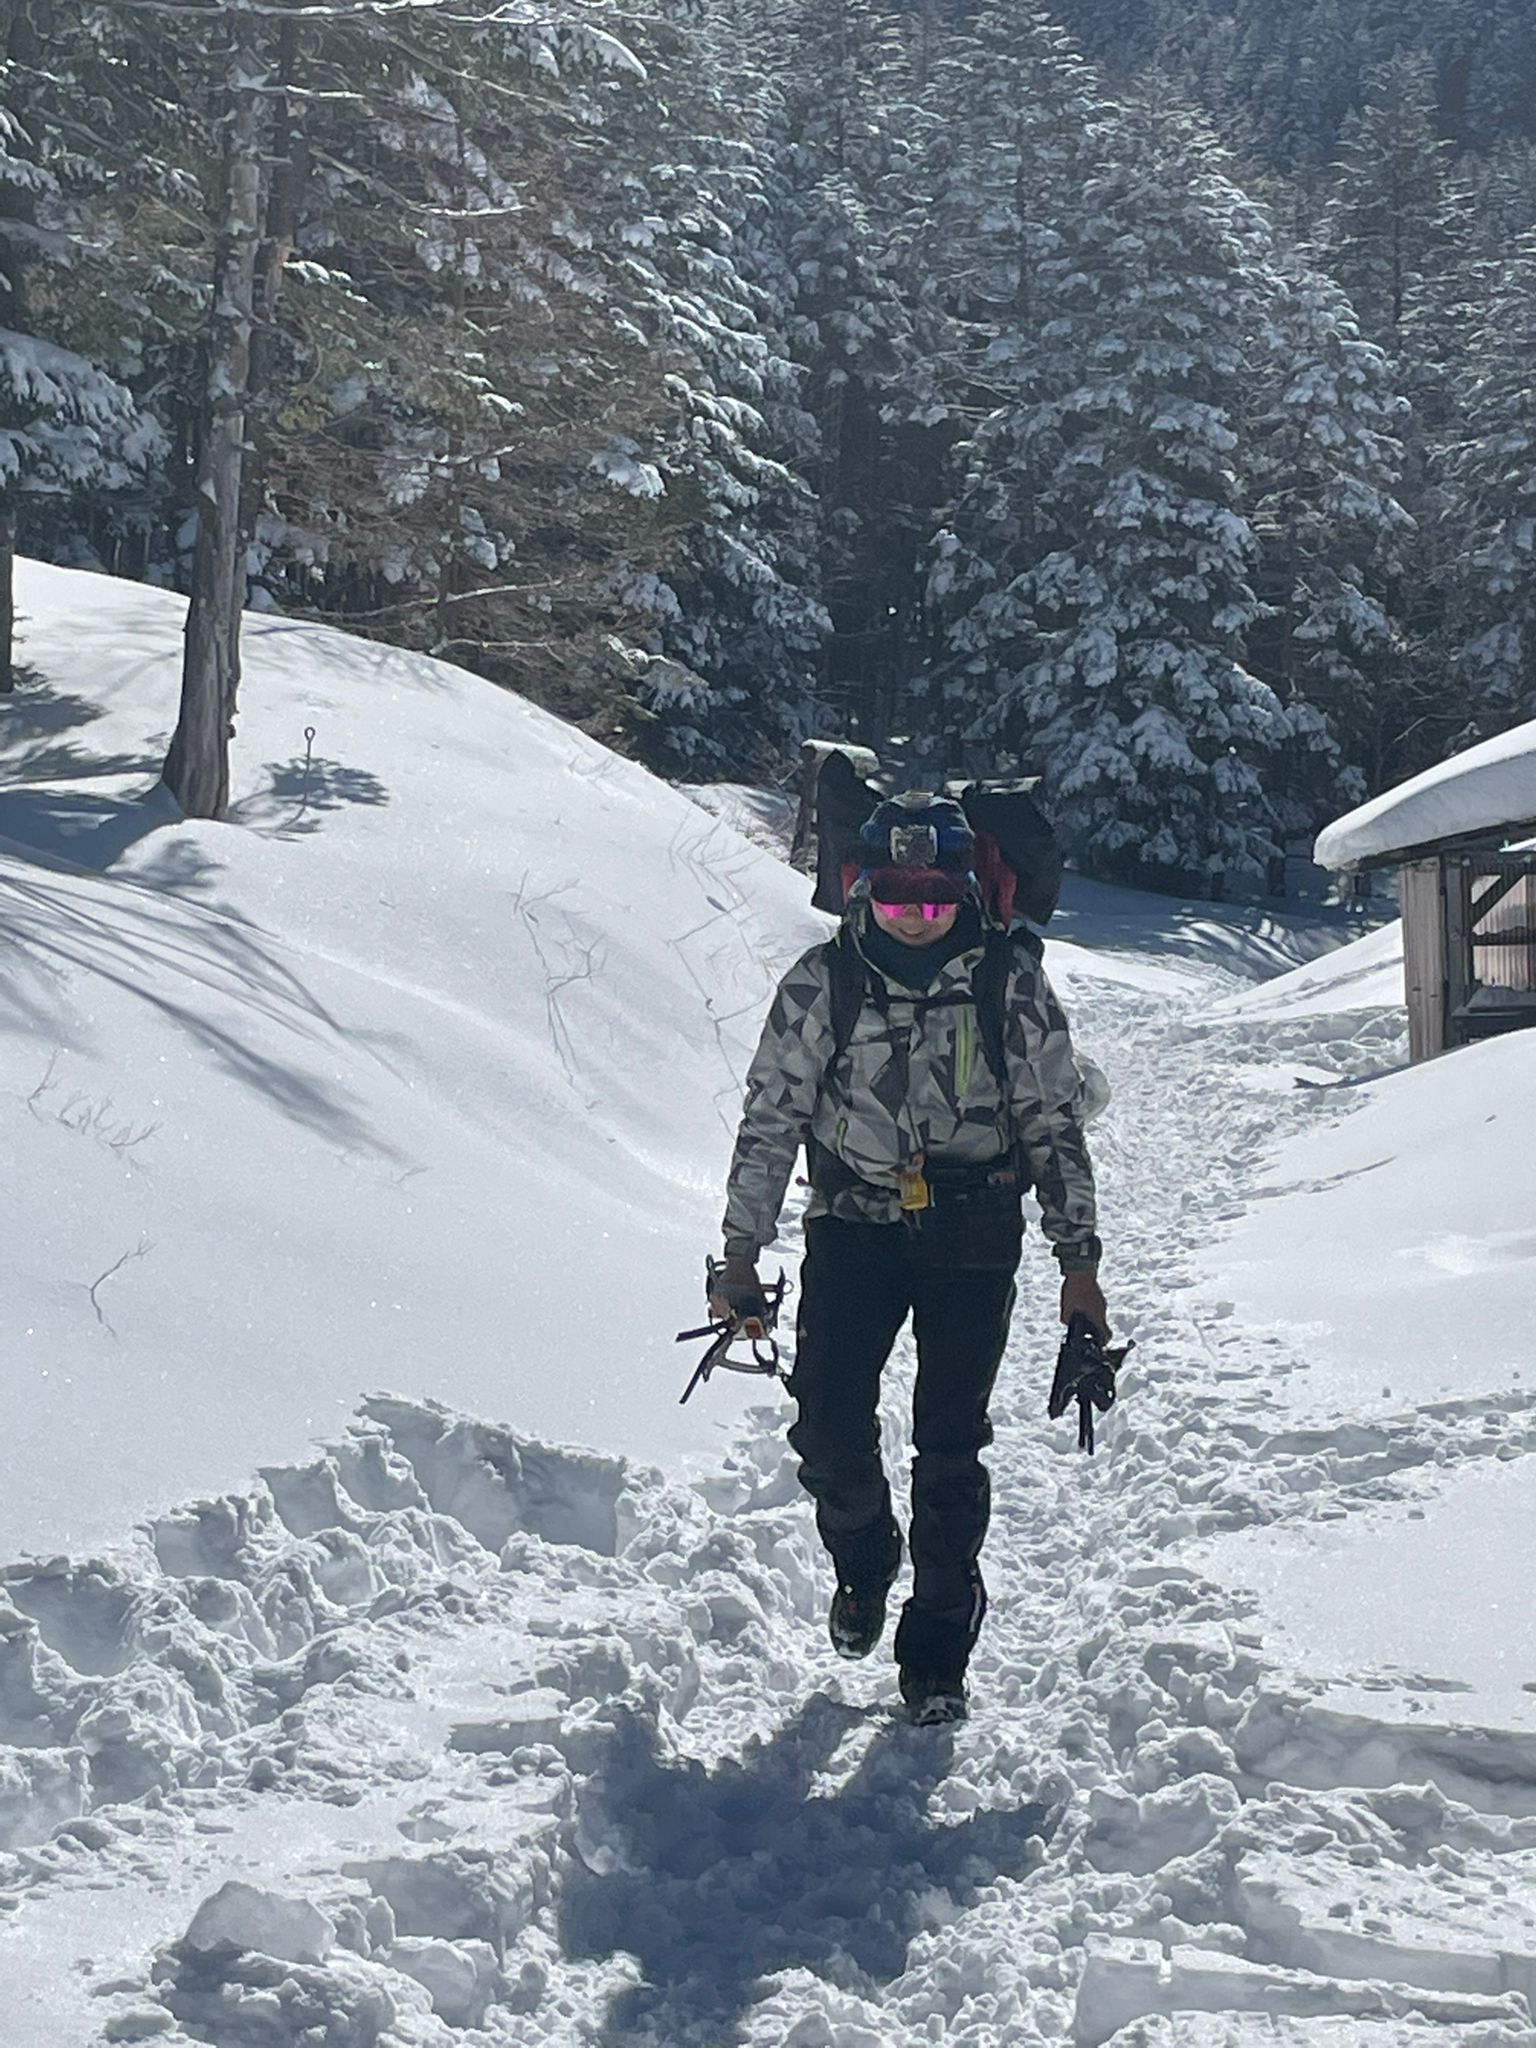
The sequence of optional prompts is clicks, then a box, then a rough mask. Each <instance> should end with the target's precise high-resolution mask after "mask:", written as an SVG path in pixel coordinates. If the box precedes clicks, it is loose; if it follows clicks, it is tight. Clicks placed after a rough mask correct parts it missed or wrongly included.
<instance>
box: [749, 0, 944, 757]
mask: <svg viewBox="0 0 1536 2048" xmlns="http://www.w3.org/2000/svg"><path fill="white" fill-rule="evenodd" d="M931 13H932V10H931V9H930V8H927V7H920V8H916V9H913V10H911V11H909V12H907V13H905V14H903V13H902V12H900V11H898V10H894V9H892V8H890V7H881V6H876V5H873V4H870V0H802V4H800V5H796V6H788V7H775V8H773V9H771V10H769V11H768V20H767V22H766V24H764V23H761V22H760V23H759V24H758V33H757V35H756V37H755V39H754V41H753V48H754V52H755V61H756V62H757V63H758V65H759V67H760V68H761V70H762V71H763V73H764V74H765V76H766V77H770V78H773V79H775V80H776V81H777V84H776V88H775V98H776V100H777V103H778V109H779V112H778V118H777V119H776V120H775V121H773V122H772V123H771V124H769V126H768V128H767V130H766V133H765V139H766V140H767V142H768V144H769V146H770V147H771V148H772V149H773V151H774V152H775V162H776V169H777V187H776V191H777V211H778V223H777V226H778V235H779V240H780V245H781V247H782V248H783V251H784V254H785V260H786V264H787V266H788V272H789V275H790V277H791V278H792V283H793V298H792V302H791V303H790V304H789V306H788V307H787V309H786V311H787V317H788V333H789V340H790V346H791V348H792V350H793V353H794V356H795V358H796V359H797V360H798V361H799V362H801V363H803V364H804V366H805V378H804V383H803V402H804V404H805V406H806V408H807V410H808V411H809V413H810V415H811V416H812V418H813V420H814V422H815V433H816V447H815V449H814V453H813V457H812V467H811V469H810V479H811V481H812V483H813V485H814V488H815V491H816V495H817V500H818V503H819V509H820V527H821V531H820V566H821V588H822V591H823V594H824V597H825V601H826V604H827V608H828V613H829V616H830V621H831V635H830V639H829V642H828V645H827V650H826V661H825V669H824V682H823V687H824V692H825V694H826V696H827V697H828V699H829V700H830V703H831V705H832V707H833V715H834V718H835V722H836V725H837V729H838V730H839V731H842V732H846V733H848V734H849V735H850V736H853V737H861V738H866V739H869V740H872V741H873V742H874V743H875V744H876V745H878V744H880V743H881V741H882V740H883V738H884V736H885V735H886V734H887V733H889V732H890V731H892V730H893V729H895V727H896V725H898V724H899V723H900V722H901V719H902V716H903V713H902V710H901V708H900V707H901V704H902V700H903V698H904V696H905V689H906V682H907V678H908V676H909V674H910V670H911V664H912V660H913V650H914V644H915V643H918V642H919V641H920V611H921V598H922V549H923V544H924V541H925V538H926V534H927V530H928V526H929V523H930V522H929V517H928V507H929V505H930V504H931V502H932V496H933V490H934V488H935V485H936V482H937V479H938V476H939V474H940V466H941V463H942V457H943V447H944V445H947V442H946V443H941V444H940V445H939V446H938V447H937V448H935V447H933V446H931V445H930V444H931V442H932V441H933V438H934V437H933V436H932V434H931V433H930V432H928V431H927V430H926V429H925V428H924V426H923V425H922V424H921V423H920V422H918V421H917V420H916V419H915V418H914V412H915V407H914V404H913V397H912V389H911V384H910V371H911V368H912V360H913V344H912V332H913V318H912V301H913V299H914V297H915V293H914V292H913V291H912V290H911V285H912V277H911V273H910V270H909V269H907V268H906V267H904V265H903V263H902V258H901V253H900V250H899V247H898V242H897V236H898V230H899V228H900V226H901V223H902V217H903V215H904V214H905V212H906V211H907V209H908V208H909V206H911V205H912V203H913V201H914V198H915V191H914V178H915V176H916V158H917V156H918V154H919V143H920V135H921V131H922V129H923V126H924V124H925V123H926V122H927V121H928V120H929V119H931V109H929V108H928V107H927V106H926V105H925V104H924V103H923V101H922V86H921V83H920V81H921V79H922V78H923V76H924V70H925V64H926V62H927V61H928V58H927V51H928V45H929V43H930V42H931V41H932V37H933V25H932V22H931V20H930V18H929V17H930V15H931Z"/></svg>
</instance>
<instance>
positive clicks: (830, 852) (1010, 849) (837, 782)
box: [811, 751, 1062, 1101]
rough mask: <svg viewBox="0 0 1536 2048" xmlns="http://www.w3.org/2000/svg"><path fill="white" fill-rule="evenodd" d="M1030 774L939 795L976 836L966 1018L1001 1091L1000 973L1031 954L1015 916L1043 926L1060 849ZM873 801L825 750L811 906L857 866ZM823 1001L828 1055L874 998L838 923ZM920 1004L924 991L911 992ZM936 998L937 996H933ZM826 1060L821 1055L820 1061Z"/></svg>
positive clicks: (836, 1051)
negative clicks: (978, 905)
mask: <svg viewBox="0 0 1536 2048" xmlns="http://www.w3.org/2000/svg"><path fill="white" fill-rule="evenodd" d="M1034 786H1035V785H1034V784H1033V782H969V783H950V784H948V785H946V788H945V790H944V794H945V795H946V796H952V797H954V798H955V800H956V801H957V802H958V803H959V804H960V806H961V808H962V809H963V810H964V812H965V815H966V819H967V821H968V822H969V824H970V827H971V830H972V831H973V832H974V833H975V835H976V852H975V863H974V864H975V873H976V880H977V883H978V885H979V886H980V890H981V899H982V912H983V915H984V918H985V920H986V926H987V932H986V943H985V947H984V949H983V953H982V957H981V959H980V961H979V962H978V963H977V967H976V972H975V974H974V976H973V977H972V981H971V998H972V1001H973V1002H974V1003H975V1006H976V1026H977V1030H978V1031H979V1033H980V1035H981V1043H982V1050H983V1052H984V1053H985V1055H986V1060H987V1065H988V1066H989V1067H990V1068H991V1070H992V1073H993V1075H994V1076H995V1077H996V1080H997V1083H998V1086H999V1088H1000V1089H1001V1090H1002V1091H1003V1097H1004V1100H1005V1101H1006V1099H1007V1088H1008V1080H1007V1067H1006V1062H1005V1059H1004V1053H1003V1038H1004V1031H1005V1026H1006V1009H1007V995H1008V980H1009V976H1010V974H1011V973H1012V971H1013V966H1014V962H1015V959H1016V957H1017V954H1016V949H1018V950H1022V951H1024V952H1027V953H1028V954H1030V956H1031V957H1032V958H1033V959H1035V960H1039V959H1040V957H1041V955H1042V953H1043V951H1044V948H1043V946H1042V944H1041V941H1040V938H1039V936H1038V934H1037V933H1035V932H1032V931H1030V930H1029V929H1028V928H1027V927H1026V926H1024V925H1022V924H1018V923H1016V922H1015V919H1018V918H1027V919H1029V921H1030V922H1031V923H1032V924H1046V923H1048V922H1049V920H1050V918H1051V915H1052V913H1053V912H1054V911H1055V908H1056V903H1057V899H1058V897H1059V896H1060V894H1061V873H1062V862H1061V848H1060V846H1059V845H1058V843H1057V839H1056V834H1055V832H1054V830H1053V829H1052V827H1051V822H1050V820H1049V819H1048V818H1047V817H1046V815H1045V813H1044V812H1043V811H1042V810H1041V809H1040V807H1039V805H1038V804H1037V803H1036V802H1035V800H1034V796H1033V794H1032V792H1033V789H1034ZM880 801H881V792H880V791H879V790H877V789H876V788H874V787H873V785H872V784H870V783H869V782H866V781H865V780H864V779H863V778H862V777H861V776H860V774H859V773H858V770H857V768H856V767H855V765H854V762H853V761H852V760H851V759H850V758H849V756H848V755H847V754H844V753H840V752H835V751H834V752H829V753H828V754H827V755H826V756H825V758H824V759H823V760H822V761H821V763H820V767H819V771H818V773H817V776H816V786H815V805H816V890H815V894H814V896H813V897H812V899H811V900H812V902H813V903H814V904H815V905H816V908H817V909H818V910H827V911H831V912H832V913H833V914H834V915H838V916H840V915H841V914H842V912H843V910H844V909H845V908H846V907H847V902H848V892H849V890H850V889H851V888H852V886H853V884H854V881H855V880H856V879H857V876H858V874H859V871H860V869H861V868H862V867H863V865H864V862H865V858H866V857H867V852H868V849H867V848H864V847H861V845H860V842H859V827H860V826H861V825H863V824H864V822H865V820H866V819H867V818H868V817H869V816H870V814H871V813H872V812H873V811H874V810H875V808H876V806H877V805H878V804H879V803H880ZM828 957H829V968H830V984H831V1003H832V1059H833V1060H836V1059H838V1058H839V1057H840V1056H841V1055H842V1053H843V1052H845V1051H846V1050H847V1046H848V1042H849V1040H850V1038H851V1037H852V1036H853V1027H854V1025H855V1023H856V1022H857V1020H858V1015H859V1011H860V1009H861V1008H862V1007H863V1004H864V1002H865V1000H866V998H867V997H873V999H874V1000H875V1001H876V1002H879V1001H880V1000H881V996H882V984H881V983H880V982H879V980H878V977H874V976H870V975H868V974H867V973H866V971H865V963H864V958H863V955H862V954H861V953H860V952H859V950H858V947H857V946H856V945H855V944H854V941H853V935H852V933H851V932H849V931H848V930H847V928H846V927H844V929H843V930H842V931H840V932H839V933H838V934H837V936H836V938H834V939H832V940H830V941H829V942H828ZM916 1000H917V1005H918V1007H919V1008H922V1007H923V1001H924V999H923V998H922V997H918V998H917V999H916ZM939 1000H945V999H944V998H940V999H939ZM829 1064H830V1062H829Z"/></svg>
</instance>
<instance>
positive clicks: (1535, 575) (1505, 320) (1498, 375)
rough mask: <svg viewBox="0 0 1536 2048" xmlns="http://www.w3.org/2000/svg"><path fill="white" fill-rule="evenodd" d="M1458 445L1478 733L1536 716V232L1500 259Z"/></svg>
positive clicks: (1462, 629) (1459, 520) (1457, 493)
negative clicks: (1535, 366) (1534, 369)
mask: <svg viewBox="0 0 1536 2048" xmlns="http://www.w3.org/2000/svg"><path fill="white" fill-rule="evenodd" d="M1473 340H1474V347H1473V351H1472V356H1471V362H1470V364H1469V367H1468V369H1467V371H1466V373H1465V381H1464V388H1463V390H1462V392H1461V394H1460V396H1461V407H1460V410H1461V415H1462V417H1463V419H1464V421H1465V438H1464V439H1463V440H1462V441H1461V442H1460V444H1459V445H1458V446H1456V447H1455V448H1453V449H1451V450H1450V451H1448V459H1447V464H1446V467H1447V470H1448V474H1449V480H1450V484H1451V487H1452V490H1453V493H1454V495H1453V497H1452V500H1451V504H1452V508H1453V509H1452V511H1451V513H1450V515H1449V516H1450V517H1451V518H1452V520H1453V521H1454V532H1453V533H1452V534H1451V535H1450V536H1449V541H1450V543H1451V545H1450V546H1448V548H1447V555H1448V558H1449V563H1450V569H1449V572H1448V573H1449V576H1450V627H1451V635H1452V640H1453V644H1454V646H1455V655H1456V665H1455V675H1456V678H1457V682H1458V685H1459V686H1460V687H1459V690H1458V696H1459V697H1460V699H1461V702H1462V704H1463V707H1464V709H1465V710H1466V711H1467V713H1468V714H1469V719H1470V723H1469V728H1468V733H1469V737H1470V736H1473V735H1481V734H1487V733H1491V732H1497V731H1499V730H1501V729H1502V728H1503V727H1505V726H1507V725H1509V724H1511V723H1513V722H1515V721H1516V720H1519V719H1524V718H1532V717H1536V385H1533V382H1532V376H1531V365H1532V363H1533V362H1536V232H1532V233H1527V234H1525V235H1523V236H1522V237H1520V238H1519V239H1518V240H1517V241H1516V242H1515V243H1514V244H1513V245H1512V246H1511V248H1510V249H1509V250H1508V251H1507V253H1506V254H1505V256H1504V257H1503V260H1502V261H1501V262H1499V264H1498V267H1497V275H1496V277H1495V279H1493V280H1492V281H1491V282H1490V286H1489V288H1488V291H1487V294H1486V313H1485V316H1484V323H1483V325H1482V328H1481V330H1480V331H1479V332H1478V333H1477V334H1476V335H1475V336H1474V338H1473Z"/></svg>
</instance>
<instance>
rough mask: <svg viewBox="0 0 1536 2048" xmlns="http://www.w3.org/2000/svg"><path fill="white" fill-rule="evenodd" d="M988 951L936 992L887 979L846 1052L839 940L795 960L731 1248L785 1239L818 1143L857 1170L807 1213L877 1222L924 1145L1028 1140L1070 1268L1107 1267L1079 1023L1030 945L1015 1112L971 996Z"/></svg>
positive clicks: (888, 1212) (744, 1163)
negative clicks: (783, 1213) (1070, 1017)
mask: <svg viewBox="0 0 1536 2048" xmlns="http://www.w3.org/2000/svg"><path fill="white" fill-rule="evenodd" d="M979 953H980V948H979V947H977V948H974V949H972V950H970V951H967V952H964V953H960V954H957V955H956V956H955V958H953V959H952V960H949V961H947V962H946V963H945V964H944V966H943V967H941V968H940V970H939V972H938V975H937V977H936V978H935V980H934V981H933V982H932V983H931V984H930V986H929V987H927V988H926V989H923V990H916V989H911V988H906V987H903V986H902V984H901V983H899V982H895V981H892V980H890V979H889V978H888V977H884V976H881V977H880V979H881V980H883V981H884V984H885V990H886V992H887V1000H886V1002H885V1003H884V1005H883V1006H882V1005H877V1004H876V1003H874V1002H872V1001H870V1000H869V999H868V998H866V1000H865V1002H864V1004H863V1007H862V1008H861V1010H860V1012H859V1016H858V1020H857V1022H856V1024H855V1026H854V1030H853V1035H852V1037H851V1039H850V1040H849V1043H848V1046H847V1048H846V1049H845V1051H844V1052H843V1053H842V1054H841V1056H840V1057H838V1058H837V1059H835V1060H834V1059H833V1058H832V1053H833V1047H834V1037H833V1024H832V1009H831V994H830V987H831V984H830V961H829V947H828V946H827V945H821V946H817V947H814V948H813V949H812V950H811V951H810V952H809V953H807V954H805V955H804V957H803V958H802V959H800V960H797V961H796V963H795V965H794V966H793V967H792V968H790V970H789V972H788V973H787V974H786V975H785V977H784V979H783V980H782V981H781V982H780V984H779V988H778V992H777V994H776V995H775V997H774V1000H773V1006H772V1008H771V1009H770V1010H769V1013H768V1022H767V1024H766V1025H765V1026H764V1028H763V1036H762V1042H761V1043H760V1044H759V1046H758V1049H757V1054H756V1057H755V1058H754V1059H753V1061H752V1065H751V1068H750V1069H749V1071H748V1074H747V1092H746V1105H745V1109H744V1112H743V1115H742V1120H741V1129H740V1131H739V1133H738V1134H737V1139H736V1151H735V1156H734V1157H733V1159H732V1162H731V1173H730V1180H729V1183H728V1185H727V1190H726V1209H725V1250H726V1255H727V1257H731V1256H739V1257H749V1258H750V1257H754V1256H756V1254H757V1253H758V1252H759V1251H761V1249H762V1248H763V1247H764V1246H765V1245H768V1244H771V1243H772V1242H773V1240H774V1238H775V1237H776V1236H777V1234H778V1226H779V1211H780V1209H781V1207H782V1205H783V1201H784V1193H785V1189H786V1188H787V1187H788V1185H789V1176H790V1173H791V1172H792V1171H793V1168H794V1164H795V1159H796V1156H797V1154H798V1152H799V1149H800V1146H801V1144H802V1143H804V1142H806V1141H807V1140H809V1139H815V1140H816V1141H818V1142H819V1144H821V1145H823V1146H825V1147H826V1148H827V1150H829V1151H830V1152H832V1153H833V1154H835V1156H836V1158H837V1159H838V1160H839V1161H841V1162H842V1164H843V1165H844V1166H845V1167H847V1168H848V1169H850V1170H851V1172H852V1173H853V1174H854V1175H856V1176H857V1179H856V1180H855V1181H854V1183H853V1185H852V1186H850V1187H847V1188H842V1189H839V1190H838V1192H837V1193H836V1194H834V1195H833V1196H832V1197H831V1198H830V1199H828V1198H827V1197H826V1196H825V1195H823V1194H822V1193H821V1192H820V1191H818V1192H816V1193H814V1194H813V1195H812V1197H811V1201H810V1204H809V1206H808V1208H807V1210H806V1214H807V1216H808V1217H812V1216H818V1215H826V1214H828V1213H831V1214H832V1215H836V1216H842V1217H844V1218H847V1219H848V1220H850V1221H854V1222H865V1223H895V1222H898V1221H899V1220H900V1215H901V1210H900V1201H899V1195H898V1190H897V1173H898V1169H899V1168H901V1167H902V1166H903V1165H906V1164H907V1163H908V1162H910V1161H911V1160H912V1159H914V1158H915V1156H916V1155H917V1154H919V1153H922V1154H923V1155H924V1156H925V1157H926V1158H927V1159H928V1160H929V1161H930V1162H931V1163H934V1164H938V1163H941V1162H942V1163H944V1164H948V1165H962V1164H972V1163H978V1164H979V1163H980V1162H982V1161H985V1160H991V1159H995V1158H996V1157H997V1156H998V1155H999V1154H1000V1153H1003V1152H1006V1151H1007V1150H1008V1148H1009V1145H1010V1142H1017V1144H1018V1146H1019V1149H1020V1153H1021V1155H1022V1160H1023V1164H1024V1166H1025V1169H1026V1171H1027V1172H1028V1173H1029V1175H1030V1177H1031V1179H1032V1181H1033V1184H1034V1192H1035V1198H1036V1200H1037V1201H1038V1202H1039V1204H1040V1207H1041V1212H1042V1214H1041V1224H1042V1228H1043V1229H1044V1232H1045V1235H1046V1237H1047V1238H1048V1239H1049V1240H1050V1242H1051V1244H1052V1246H1053V1248H1054V1250H1055V1253H1056V1257H1057V1259H1058V1260H1059V1261H1060V1263H1061V1266H1062V1269H1063V1271H1065V1272H1083V1271H1089V1272H1091V1271H1093V1270H1094V1269H1095V1268H1096V1267H1097V1264H1098V1259H1099V1241H1098V1237H1097V1235H1096V1234H1095V1233H1096V1211H1095V1205H1094V1186H1093V1168H1092V1166H1091V1165H1090V1163H1089V1159H1088V1148H1087V1145H1086V1143H1085V1141H1084V1137H1083V1128H1082V1127H1083V1120H1084V1117H1083V1111H1084V1105H1085V1084H1084V1079H1083V1075H1082V1073H1081V1071H1080V1070H1079V1067H1078V1064H1077V1061H1076V1059H1075V1057H1074V1054H1073V1050H1072V1039H1071V1035H1070V1033H1069V1032H1068V1029H1067V1020H1066V1018H1065V1017H1064V1016H1063V1015H1062V1011H1061V1006H1060V1004H1059V1003H1058V1002H1057V1000H1056V996H1055V994H1054V992H1053V990H1052V988H1051V985H1050V982H1049V981H1048V980H1047V979H1046V975H1045V970H1044V969H1043V968H1042V967H1041V966H1039V965H1038V963H1037V962H1036V961H1035V960H1034V959H1033V958H1031V957H1030V956H1029V955H1028V954H1027V953H1025V952H1023V951H1022V950H1019V951H1018V952H1017V953H1016V965H1015V967H1014V969H1013V972H1012V974H1011V975H1010V978H1009V983H1008V994H1007V1002H1006V1006H1005V1019H1006V1023H1005V1033H1004V1050H1005V1054H1006V1064H1007V1072H1008V1080H1009V1093H1010V1097H1011V1102H1010V1104H1009V1105H1008V1106H1007V1107H1005V1105H1004V1103H1003V1101H1002V1094H1001V1090H1000V1089H999V1087H998V1083H997V1079H996V1077H995V1076H994V1074H993V1072H992V1069H991V1067H990V1066H989V1065H988V1063H987V1059H986V1055H985V1051H984V1048H983V1046H982V1040H981V1033H980V1031H979V1029H978V1027H977V1022H976V1006H975V1004H974V1002H973V1001H972V999H971V977H972V974H973V972H974V970H975V968H976V964H977V960H978V957H979ZM867 971H868V972H869V974H871V975H875V974H877V973H878V970H877V969H876V968H874V967H873V966H871V967H869V968H868V970H867ZM829 1063H830V1064H829ZM1009 1108H1011V1111H1012V1115H1011V1119H1010V1116H1009V1113H1008V1109H1009Z"/></svg>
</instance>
